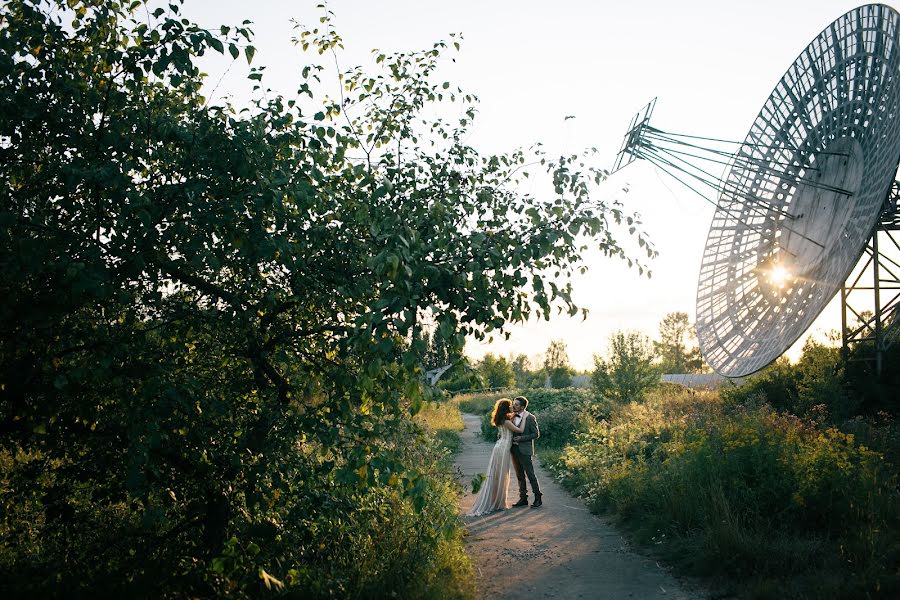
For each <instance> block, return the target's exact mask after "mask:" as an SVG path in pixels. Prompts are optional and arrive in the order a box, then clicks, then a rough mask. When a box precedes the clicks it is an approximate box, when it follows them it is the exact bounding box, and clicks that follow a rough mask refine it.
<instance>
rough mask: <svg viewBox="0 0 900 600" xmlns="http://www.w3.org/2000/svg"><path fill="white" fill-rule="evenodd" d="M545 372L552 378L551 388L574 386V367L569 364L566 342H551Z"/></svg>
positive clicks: (545, 362) (545, 360)
mask: <svg viewBox="0 0 900 600" xmlns="http://www.w3.org/2000/svg"><path fill="white" fill-rule="evenodd" d="M544 371H545V372H546V374H547V377H549V378H550V386H551V387H554V388H564V387H569V386H570V385H572V367H571V365H570V364H569V353H568V351H567V349H566V343H565V342H564V341H562V340H553V341H551V342H550V346H549V347H548V348H547V354H546V356H545V358H544Z"/></svg>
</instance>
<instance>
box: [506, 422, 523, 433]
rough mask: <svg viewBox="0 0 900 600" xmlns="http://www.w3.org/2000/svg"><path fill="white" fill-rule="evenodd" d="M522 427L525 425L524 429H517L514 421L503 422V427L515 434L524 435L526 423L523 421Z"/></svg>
mask: <svg viewBox="0 0 900 600" xmlns="http://www.w3.org/2000/svg"><path fill="white" fill-rule="evenodd" d="M522 425H523V426H522V427H516V426H515V425H513V422H512V421H503V426H504V427H506V428H507V429H509V430H510V431H512V432H513V433H522V432H523V431H525V427H524V425H525V422H524V421H522Z"/></svg>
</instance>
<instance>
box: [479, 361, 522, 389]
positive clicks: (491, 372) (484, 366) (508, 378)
mask: <svg viewBox="0 0 900 600" xmlns="http://www.w3.org/2000/svg"><path fill="white" fill-rule="evenodd" d="M476 369H477V370H478V374H479V375H480V376H481V378H482V380H483V381H484V385H486V386H487V387H489V388H504V387H510V386H512V385H513V384H514V383H515V382H516V375H515V373H514V372H513V369H512V365H510V364H509V362H508V361H507V360H506V359H505V358H504V357H502V356H494V354H492V353H490V352H488V353H487V354H485V355H484V356H483V357H482V359H481V360H480V361H479V362H478V365H477V367H476Z"/></svg>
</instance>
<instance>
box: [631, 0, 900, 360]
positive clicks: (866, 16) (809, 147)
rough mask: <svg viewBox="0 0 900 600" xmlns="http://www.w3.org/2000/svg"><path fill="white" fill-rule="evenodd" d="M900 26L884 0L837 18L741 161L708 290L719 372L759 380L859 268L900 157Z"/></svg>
mask: <svg viewBox="0 0 900 600" xmlns="http://www.w3.org/2000/svg"><path fill="white" fill-rule="evenodd" d="M898 31H900V15H898V14H897V12H896V11H895V10H893V9H892V8H890V7H888V6H884V5H878V4H873V5H866V6H861V7H859V8H856V9H854V10H852V11H850V12H848V13H847V14H845V15H843V16H842V17H840V18H838V19H837V20H836V21H834V22H833V23H832V24H831V25H829V26H828V27H826V28H825V30H824V31H822V33H820V34H819V35H818V36H817V37H816V38H815V39H814V40H813V41H812V42H811V43H810V44H809V46H807V47H806V49H805V50H803V51H802V52H801V53H800V55H799V56H798V57H797V59H796V60H795V61H794V63H793V64H792V65H791V66H790V68H788V70H787V72H786V73H785V74H784V76H783V77H782V78H781V80H780V81H779V82H778V84H777V85H776V86H775V89H774V90H773V91H772V93H771V95H770V96H769V99H768V100H766V102H765V104H764V105H763V107H762V110H760V112H759V115H758V116H757V117H756V120H755V121H754V122H753V125H752V126H751V127H750V131H749V133H748V134H747V136H746V138H745V140H744V141H743V143H742V144H741V145H740V147H739V149H738V150H737V152H735V153H734V154H733V155H732V156H731V158H730V171H729V172H728V175H727V176H726V177H725V178H724V179H722V181H721V185H720V186H718V187H717V189H718V191H719V198H718V202H717V205H716V212H715V214H714V216H713V220H712V224H711V225H710V230H709V235H708V237H707V241H706V248H705V250H704V253H703V259H702V263H701V267H700V278H699V283H698V286H697V337H698V341H699V344H700V349H701V351H702V353H703V356H704V358H705V359H706V361H707V363H709V365H710V366H711V367H712V368H713V369H715V370H716V371H717V372H718V373H720V374H722V375H725V376H728V377H740V376H743V375H748V374H750V373H753V372H755V371H758V370H759V369H761V368H763V367H765V366H766V365H768V364H769V363H770V362H772V361H773V360H775V359H776V358H778V357H779V356H780V355H781V354H783V353H784V351H785V350H787V349H788V348H789V347H790V346H791V345H792V344H793V343H794V342H795V341H796V340H797V339H798V338H799V337H800V336H801V335H802V334H803V332H804V331H806V330H807V328H809V326H810V325H811V324H812V322H813V321H814V320H815V318H816V317H817V316H818V315H819V313H821V312H822V310H823V309H824V308H825V306H826V305H827V304H828V302H829V301H830V300H831V298H832V297H833V296H834V295H835V293H836V292H837V291H838V289H839V288H840V287H841V285H842V284H843V283H844V281H845V280H846V278H847V276H848V275H849V274H850V272H851V270H852V269H853V267H854V265H855V264H856V263H857V261H858V260H859V258H860V255H861V254H862V252H863V250H864V248H865V244H866V241H867V239H868V238H869V236H870V235H871V234H872V231H873V228H874V227H875V225H876V223H877V221H878V218H879V216H880V214H881V211H882V206H883V205H884V203H885V199H886V197H887V195H888V192H889V189H890V186H891V183H892V182H893V180H894V178H895V176H896V173H897V164H898V158H900V118H898V112H900V83H898V81H897V79H898V77H900V38H898V35H900V34H898ZM655 131H657V132H658V130H655ZM626 151H627V152H631V150H626Z"/></svg>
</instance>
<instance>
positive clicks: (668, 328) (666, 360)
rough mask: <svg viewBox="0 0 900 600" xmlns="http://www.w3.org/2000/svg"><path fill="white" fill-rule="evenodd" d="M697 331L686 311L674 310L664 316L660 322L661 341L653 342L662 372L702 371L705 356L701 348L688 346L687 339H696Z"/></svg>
mask: <svg viewBox="0 0 900 600" xmlns="http://www.w3.org/2000/svg"><path fill="white" fill-rule="evenodd" d="M695 337H696V333H695V332H694V327H693V325H691V322H690V320H689V319H688V315H687V313H685V312H672V313H669V314H667V315H666V316H665V317H663V320H662V321H660V323H659V341H654V342H653V348H654V350H655V353H656V355H657V356H658V357H659V370H660V372H662V373H701V372H703V357H702V356H701V355H700V349H699V348H697V347H693V348H691V349H690V350H689V349H688V347H687V341H688V340H689V339H694V338H695Z"/></svg>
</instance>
